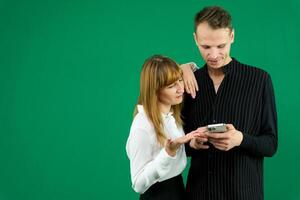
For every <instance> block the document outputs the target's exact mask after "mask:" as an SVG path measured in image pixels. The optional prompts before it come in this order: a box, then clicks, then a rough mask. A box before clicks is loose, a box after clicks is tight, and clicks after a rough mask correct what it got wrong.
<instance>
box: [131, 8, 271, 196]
mask: <svg viewBox="0 0 300 200" xmlns="http://www.w3.org/2000/svg"><path fill="white" fill-rule="evenodd" d="M194 39H195V42H196V45H197V46H198V48H199V51H200V53H201V56H202V58H203V59H204V61H205V62H206V64H205V65H204V67H202V68H201V69H195V66H194V65H193V64H192V63H190V64H184V65H182V66H180V67H179V66H178V65H177V64H176V63H175V62H174V61H173V60H172V59H170V58H167V57H164V56H153V57H150V58H149V59H147V60H146V61H145V63H144V65H143V68H142V72H141V77H140V96H139V99H138V105H137V107H136V110H135V117H134V120H133V122H132V125H131V130H130V134H129V137H128V140H127V144H126V151H127V155H128V157H129V159H130V171H131V180H132V186H133V189H134V190H135V191H136V192H138V193H140V194H141V195H140V199H147V200H150V199H155V200H159V199H164V200H168V199H170V200H182V199H191V200H199V199H201V200H206V199H212V200H223V199H224V200H234V199H237V200H247V199H253V200H254V199H255V200H260V199H263V160H264V157H270V156H272V155H274V153H275V152H276V150H277V114H276V107H275V98H274V92H273V86H272V81H271V78H270V76H269V75H268V73H267V72H265V71H263V70H261V69H258V68H256V67H251V66H248V65H245V64H242V63H240V62H238V61H237V60H236V59H234V58H232V57H231V56H230V46H231V43H233V41H234V30H233V28H232V24H231V16H230V14H229V13H228V12H227V11H226V10H224V9H223V8H221V7H217V6H212V7H206V8H204V9H202V10H201V11H200V12H198V13H197V14H196V16H195V32H194ZM193 71H194V73H193ZM184 87H185V89H186V91H187V93H189V94H190V95H189V94H186V95H185V96H184V101H183V95H184ZM182 102H183V105H181V103H182ZM181 108H182V109H181ZM216 123H225V124H226V127H227V130H226V131H225V132H224V133H221V134H216V133H208V131H207V125H209V124H216ZM184 144H185V145H184ZM186 155H187V156H191V158H192V159H191V166H190V169H189V174H188V179H187V186H186V189H184V184H183V180H182V176H181V173H182V171H183V170H184V168H185V166H186Z"/></svg>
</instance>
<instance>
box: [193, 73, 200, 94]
mask: <svg viewBox="0 0 300 200" xmlns="http://www.w3.org/2000/svg"><path fill="white" fill-rule="evenodd" d="M193 82H194V86H195V89H196V91H198V90H199V87H198V83H197V80H196V78H195V76H194V78H193Z"/></svg>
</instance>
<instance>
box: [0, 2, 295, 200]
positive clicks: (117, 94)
mask: <svg viewBox="0 0 300 200" xmlns="http://www.w3.org/2000/svg"><path fill="white" fill-rule="evenodd" d="M216 4H217V5H221V6H224V7H225V8H226V9H227V10H228V11H229V12H230V13H231V14H232V17H233V23H234V27H235V31H236V32H235V33H236V35H235V36H236V37H235V42H234V44H233V46H232V53H231V55H232V56H233V57H235V58H237V59H238V60H239V61H240V62H243V63H247V64H250V65H254V66H258V67H261V68H263V69H265V70H267V71H268V72H269V73H270V74H271V76H272V79H273V84H274V87H275V92H276V101H277V109H278V119H279V149H278V152H277V154H276V155H275V156H274V157H272V158H267V159H265V199H267V200H271V199H289V200H293V199H295V200H296V199H300V190H299V188H300V175H299V168H300V162H299V153H300V150H299V145H298V144H299V139H300V133H299V128H297V127H298V125H299V117H298V116H299V111H300V110H299V106H298V105H299V100H300V90H299V72H300V61H299V57H300V39H299V38H300V37H299V35H300V26H299V25H300V23H299V22H300V14H299V8H300V3H299V1H298V0H286V1H262V0H252V1H233V0H231V1H229V0H228V1H208V0H207V1H201V0H198V1H196V0H190V1H181V0H151V1H132V0H131V1H130V0H127V1H125V0H124V1H121V0H119V1H118V0H115V1H113V0H110V1H109V0H99V1H96V0H94V1H92V0H84V1H83V0H81V1H79V0H59V1H58V0H52V1H50V0H49V1H48V0H44V1H43V0H36V1H34V0H27V1H25V0H24V1H16V0H1V1H0V200H68V199H72V200H79V199H80V200H81V199H82V200H83V199H84V200H96V199H110V200H117V199H137V198H138V195H137V194H135V193H134V191H133V190H132V188H131V182H130V173H129V161H128V159H127V157H126V152H125V143H126V139H127V136H128V133H129V128H130V124H131V120H132V112H133V108H134V105H135V103H136V99H137V96H138V89H139V86H138V84H139V73H140V69H141V66H142V63H143V61H144V60H145V59H146V58H147V57H149V56H150V55H153V54H164V55H167V56H169V57H171V58H173V59H175V60H176V61H177V62H178V63H184V62H188V61H195V62H196V63H198V65H200V66H201V65H202V64H203V61H202V60H201V57H200V54H199V52H198V50H197V48H196V46H195V43H194V41H193V37H192V32H193V17H194V14H195V13H196V12H197V11H198V10H200V9H201V8H202V7H203V6H205V5H216ZM187 170H188V169H186V171H185V172H184V174H185V176H186V173H187Z"/></svg>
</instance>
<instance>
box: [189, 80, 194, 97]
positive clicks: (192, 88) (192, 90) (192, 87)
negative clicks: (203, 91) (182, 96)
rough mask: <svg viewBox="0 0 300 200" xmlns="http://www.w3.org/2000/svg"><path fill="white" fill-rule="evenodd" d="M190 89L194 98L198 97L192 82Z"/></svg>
mask: <svg viewBox="0 0 300 200" xmlns="http://www.w3.org/2000/svg"><path fill="white" fill-rule="evenodd" d="M189 89H190V92H191V95H192V97H193V98H195V97H196V91H195V86H194V83H193V82H192V81H191V82H189Z"/></svg>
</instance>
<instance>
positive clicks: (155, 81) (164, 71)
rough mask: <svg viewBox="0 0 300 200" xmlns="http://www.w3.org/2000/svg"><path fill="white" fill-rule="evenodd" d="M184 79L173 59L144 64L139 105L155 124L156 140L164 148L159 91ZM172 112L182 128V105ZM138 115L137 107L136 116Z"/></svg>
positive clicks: (175, 106)
mask: <svg viewBox="0 0 300 200" xmlns="http://www.w3.org/2000/svg"><path fill="white" fill-rule="evenodd" d="M181 78H182V71H181V69H180V68H179V66H178V64H177V63H176V62H174V61H173V60H172V59H170V58H167V57H165V56H161V55H155V56H152V57H150V58H148V59H147V60H146V61H145V63H144V64H143V68H142V72H141V77H140V95H139V98H138V104H140V105H143V107H144V110H145V113H146V114H147V117H148V118H149V119H150V121H151V122H152V123H153V126H154V129H155V132H156V138H157V140H158V142H159V143H160V144H161V145H162V146H163V145H164V143H165V140H166V135H165V133H164V131H163V123H162V114H161V111H160V110H159V107H158V94H159V90H160V89H162V88H164V87H166V86H168V85H170V84H172V83H174V82H175V81H177V80H178V79H181ZM171 110H172V112H173V116H174V118H175V121H176V123H177V125H178V126H182V120H181V117H180V111H181V104H177V105H172V106H171ZM136 114H137V106H136V108H135V111H134V116H135V115H136Z"/></svg>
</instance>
